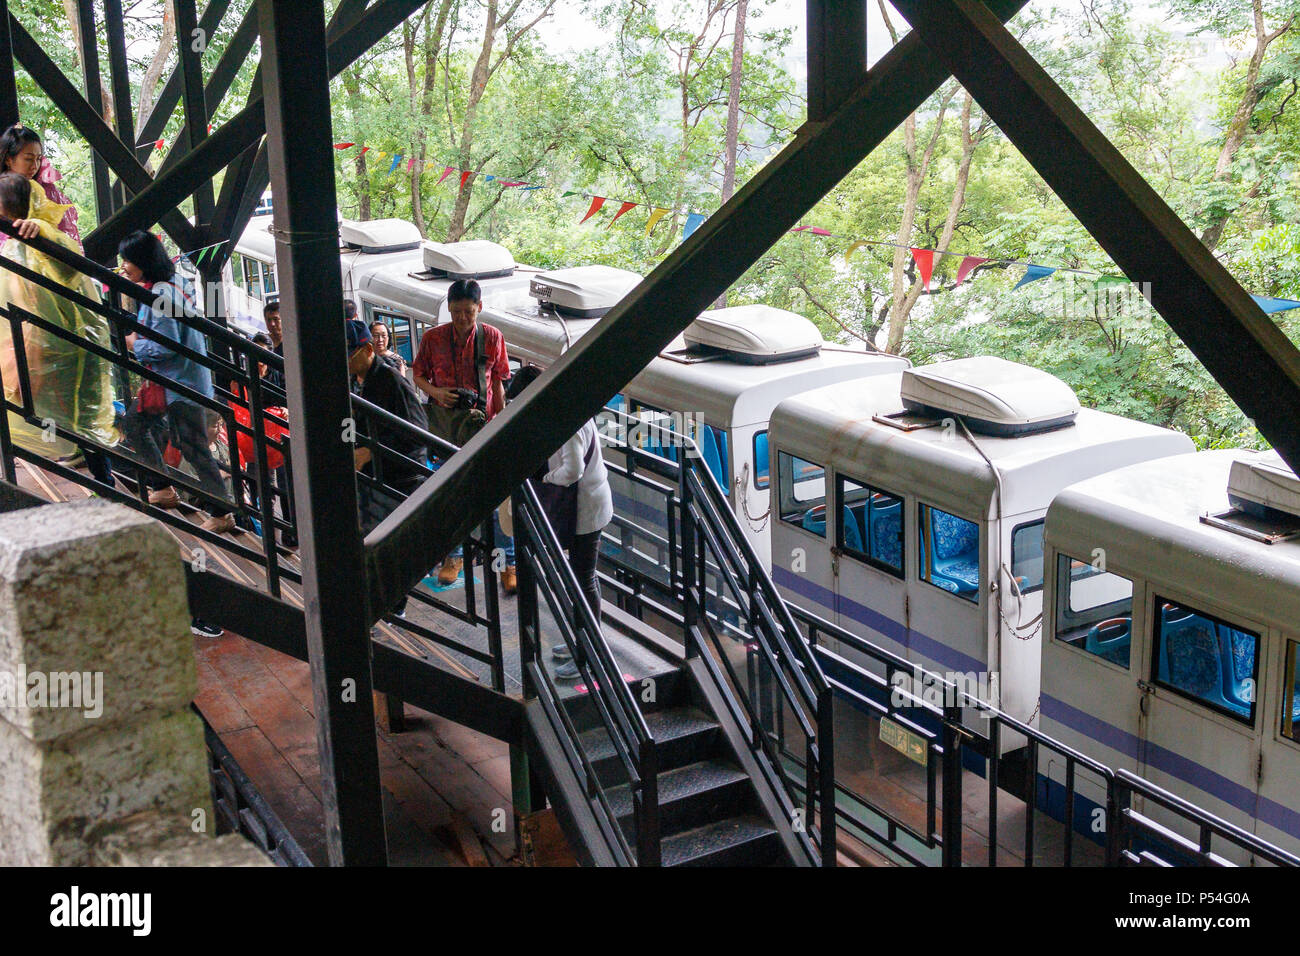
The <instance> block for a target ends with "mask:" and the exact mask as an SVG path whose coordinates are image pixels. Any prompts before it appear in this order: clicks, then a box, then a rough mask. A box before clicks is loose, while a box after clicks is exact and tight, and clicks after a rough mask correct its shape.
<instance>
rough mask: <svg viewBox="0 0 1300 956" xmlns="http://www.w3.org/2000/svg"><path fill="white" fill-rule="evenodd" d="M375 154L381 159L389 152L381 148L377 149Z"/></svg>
mask: <svg viewBox="0 0 1300 956" xmlns="http://www.w3.org/2000/svg"><path fill="white" fill-rule="evenodd" d="M375 155H376V156H378V157H379V158H380V159H383V158H384V157H385V156H387V155H388V154H387V153H385V152H384V151H383V150H382V149H380V150H376V151H375Z"/></svg>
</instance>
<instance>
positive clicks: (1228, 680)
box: [1152, 597, 1259, 724]
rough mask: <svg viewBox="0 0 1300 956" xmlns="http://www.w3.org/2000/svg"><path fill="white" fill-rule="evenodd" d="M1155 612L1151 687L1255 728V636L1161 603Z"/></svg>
mask: <svg viewBox="0 0 1300 956" xmlns="http://www.w3.org/2000/svg"><path fill="white" fill-rule="evenodd" d="M1155 607H1156V608H1158V609H1159V613H1158V614H1155V615H1154V618H1155V632H1156V645H1155V660H1154V661H1153V664H1152V670H1153V671H1154V672H1155V673H1154V675H1153V679H1154V680H1155V682H1156V683H1157V684H1159V685H1160V686H1162V687H1167V688H1169V689H1170V690H1172V691H1174V692H1175V693H1177V694H1180V695H1182V696H1184V697H1189V698H1191V699H1192V700H1194V701H1196V702H1197V703H1201V704H1205V705H1206V706H1207V707H1210V708H1212V709H1214V710H1217V711H1219V712H1220V713H1222V714H1227V715H1228V716H1229V717H1232V718H1233V719H1235V720H1240V721H1241V722H1242V723H1246V724H1253V723H1254V722H1255V681H1256V677H1257V673H1256V670H1257V667H1258V651H1259V635H1258V634H1256V633H1254V632H1253V631H1247V630H1245V629H1244V628H1240V627H1237V626H1236V625H1233V624H1229V623H1228V622H1227V621H1223V620H1220V619H1219V618H1216V617H1211V616H1210V615H1209V614H1205V613H1203V612H1201V611H1196V610H1193V609H1192V608H1189V607H1186V606H1184V605H1182V604H1178V603H1176V602H1173V601H1167V600H1165V599H1163V598H1159V597H1157V598H1156V599H1155Z"/></svg>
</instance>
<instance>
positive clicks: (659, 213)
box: [645, 206, 671, 236]
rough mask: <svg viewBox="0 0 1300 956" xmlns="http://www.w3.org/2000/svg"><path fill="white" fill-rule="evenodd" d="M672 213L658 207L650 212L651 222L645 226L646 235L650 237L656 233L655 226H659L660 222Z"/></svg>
mask: <svg viewBox="0 0 1300 956" xmlns="http://www.w3.org/2000/svg"><path fill="white" fill-rule="evenodd" d="M669 212H671V210H669V209H664V208H662V207H659V206H656V207H655V208H654V209H652V210H651V211H650V221H649V222H647V223H646V224H645V234H646V235H647V236H648V235H650V233H652V232H654V228H655V226H657V225H659V220H660V219H662V218H663V217H664V216H666V215H668V213H669Z"/></svg>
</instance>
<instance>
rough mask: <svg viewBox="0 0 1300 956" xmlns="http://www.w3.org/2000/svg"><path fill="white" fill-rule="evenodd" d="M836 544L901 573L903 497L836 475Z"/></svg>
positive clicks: (886, 568) (885, 568)
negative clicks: (837, 500) (837, 536)
mask: <svg viewBox="0 0 1300 956" xmlns="http://www.w3.org/2000/svg"><path fill="white" fill-rule="evenodd" d="M839 505H840V510H839V516H840V537H839V541H840V548H841V549H842V550H843V551H844V552H845V554H848V555H850V556H852V557H854V558H857V559H858V560H859V561H865V562H866V563H867V564H870V565H873V566H875V567H878V568H880V569H881V570H884V571H888V572H889V573H890V574H892V575H894V576H895V577H899V578H901V577H902V576H903V568H904V567H905V565H904V564H903V499H902V498H899V497H898V496H897V495H891V494H890V493H889V492H887V491H880V490H879V489H877V488H873V487H871V486H870V485H864V484H859V483H858V482H856V481H850V480H849V479H848V478H845V477H844V476H842V475H841V476H840V478H839Z"/></svg>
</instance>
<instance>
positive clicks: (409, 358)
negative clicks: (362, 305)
mask: <svg viewBox="0 0 1300 956" xmlns="http://www.w3.org/2000/svg"><path fill="white" fill-rule="evenodd" d="M367 311H368V312H369V313H370V321H371V322H372V323H373V322H382V323H384V325H386V326H388V347H389V349H391V350H392V351H394V352H396V353H397V354H398V355H400V356H401V357H402V358H403V359H404V360H405V361H406V364H407V365H411V364H413V363H414V362H415V351H414V350H413V347H412V345H411V320H410V318H409V317H407V316H405V315H402V314H401V313H400V312H390V311H388V310H387V309H379V308H374V307H368V308H367Z"/></svg>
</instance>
